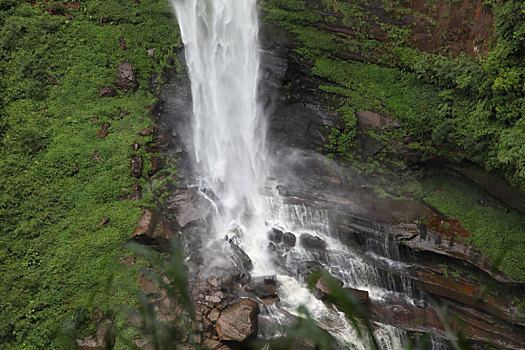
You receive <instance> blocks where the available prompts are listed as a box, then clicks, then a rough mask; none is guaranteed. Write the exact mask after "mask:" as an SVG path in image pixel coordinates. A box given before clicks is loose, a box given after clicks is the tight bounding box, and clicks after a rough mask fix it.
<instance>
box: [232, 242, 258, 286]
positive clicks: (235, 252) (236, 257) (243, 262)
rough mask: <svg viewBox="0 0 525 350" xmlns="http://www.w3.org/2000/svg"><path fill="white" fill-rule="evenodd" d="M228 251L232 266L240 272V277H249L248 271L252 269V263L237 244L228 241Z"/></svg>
mask: <svg viewBox="0 0 525 350" xmlns="http://www.w3.org/2000/svg"><path fill="white" fill-rule="evenodd" d="M230 251H231V253H232V255H231V258H232V261H233V263H234V265H235V266H236V267H237V268H238V269H239V270H240V273H241V276H240V277H245V276H249V274H250V271H251V270H252V269H253V263H252V260H251V259H250V257H249V256H248V254H246V253H245V252H244V250H242V249H241V248H240V247H239V246H238V245H237V244H235V243H233V241H232V240H230Z"/></svg>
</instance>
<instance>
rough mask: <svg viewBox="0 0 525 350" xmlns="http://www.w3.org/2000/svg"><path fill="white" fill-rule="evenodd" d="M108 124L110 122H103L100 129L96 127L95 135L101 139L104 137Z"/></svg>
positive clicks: (107, 131)
mask: <svg viewBox="0 0 525 350" xmlns="http://www.w3.org/2000/svg"><path fill="white" fill-rule="evenodd" d="M110 126H111V124H110V123H104V125H102V126H101V127H100V129H98V132H97V136H98V137H100V138H101V139H105V138H106V136H108V134H109V127H110Z"/></svg>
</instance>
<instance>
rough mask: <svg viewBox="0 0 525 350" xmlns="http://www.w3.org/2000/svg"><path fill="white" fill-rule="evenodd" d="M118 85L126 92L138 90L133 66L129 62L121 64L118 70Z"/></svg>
mask: <svg viewBox="0 0 525 350" xmlns="http://www.w3.org/2000/svg"><path fill="white" fill-rule="evenodd" d="M115 83H116V85H117V86H118V87H120V88H121V89H124V90H126V91H127V90H137V88H138V87H139V84H138V82H137V79H136V78H135V74H134V73H133V66H132V65H131V63H129V61H127V60H126V61H123V62H120V64H119V65H118V68H117V80H116V82H115Z"/></svg>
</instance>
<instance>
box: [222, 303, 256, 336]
mask: <svg viewBox="0 0 525 350" xmlns="http://www.w3.org/2000/svg"><path fill="white" fill-rule="evenodd" d="M258 316H259V305H258V304H257V303H256V302H255V301H253V300H250V299H244V300H241V301H239V302H237V303H235V304H232V305H230V306H229V307H228V308H227V309H225V310H223V311H222V313H221V315H220V317H219V319H218V320H217V323H216V329H217V335H218V336H219V339H222V340H233V341H237V342H243V341H245V340H246V339H248V338H250V337H252V336H255V335H257V331H258V323H257V317H258Z"/></svg>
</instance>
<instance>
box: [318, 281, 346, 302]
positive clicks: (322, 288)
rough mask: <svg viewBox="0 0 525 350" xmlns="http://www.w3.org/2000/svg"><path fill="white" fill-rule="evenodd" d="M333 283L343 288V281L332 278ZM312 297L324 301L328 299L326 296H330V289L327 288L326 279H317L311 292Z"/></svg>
mask: <svg viewBox="0 0 525 350" xmlns="http://www.w3.org/2000/svg"><path fill="white" fill-rule="evenodd" d="M334 281H335V282H336V283H337V284H338V285H339V286H340V287H342V286H343V281H341V280H338V279H336V278H334ZM313 293H314V296H315V297H316V298H317V299H319V300H323V301H324V300H326V299H327V298H328V295H329V294H330V287H329V286H328V283H327V282H326V279H325V278H324V277H322V276H321V277H319V279H318V280H317V281H316V282H315V285H314V290H313Z"/></svg>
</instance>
